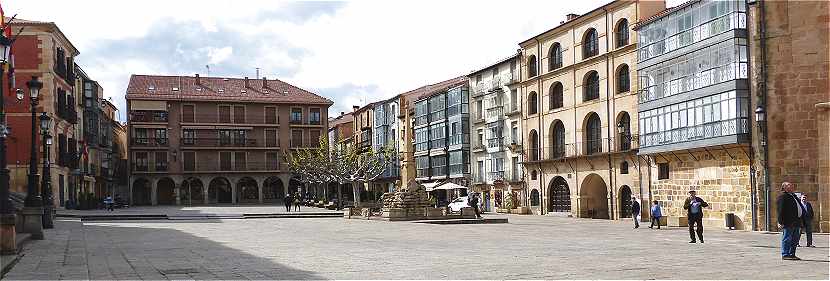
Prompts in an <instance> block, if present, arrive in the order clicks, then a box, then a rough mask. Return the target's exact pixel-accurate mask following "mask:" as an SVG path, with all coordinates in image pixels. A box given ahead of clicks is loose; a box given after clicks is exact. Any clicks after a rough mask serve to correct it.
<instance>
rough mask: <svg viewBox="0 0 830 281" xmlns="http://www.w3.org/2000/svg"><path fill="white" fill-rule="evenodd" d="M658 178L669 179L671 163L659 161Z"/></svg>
mask: <svg viewBox="0 0 830 281" xmlns="http://www.w3.org/2000/svg"><path fill="white" fill-rule="evenodd" d="M657 179H658V180H665V179H669V163H657Z"/></svg>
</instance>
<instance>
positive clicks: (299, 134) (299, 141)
mask: <svg viewBox="0 0 830 281" xmlns="http://www.w3.org/2000/svg"><path fill="white" fill-rule="evenodd" d="M302 146H303V131H302V130H291V147H302Z"/></svg>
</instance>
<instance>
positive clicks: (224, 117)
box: [219, 105, 231, 123]
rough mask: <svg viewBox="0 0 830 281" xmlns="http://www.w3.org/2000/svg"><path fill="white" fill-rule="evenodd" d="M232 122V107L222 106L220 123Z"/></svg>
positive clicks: (220, 107)
mask: <svg viewBox="0 0 830 281" xmlns="http://www.w3.org/2000/svg"><path fill="white" fill-rule="evenodd" d="M230 122H231V106H230V105H220V106H219V123H230Z"/></svg>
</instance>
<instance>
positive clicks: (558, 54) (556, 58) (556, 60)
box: [548, 42, 562, 71]
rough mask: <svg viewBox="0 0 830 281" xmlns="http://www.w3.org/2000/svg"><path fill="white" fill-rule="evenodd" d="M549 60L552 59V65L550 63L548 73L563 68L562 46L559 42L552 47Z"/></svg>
mask: <svg viewBox="0 0 830 281" xmlns="http://www.w3.org/2000/svg"><path fill="white" fill-rule="evenodd" d="M548 58H550V63H548V71H551V70H554V69H557V68H560V67H562V46H560V45H559V42H556V43H553V45H552V46H550V53H549V54H548Z"/></svg>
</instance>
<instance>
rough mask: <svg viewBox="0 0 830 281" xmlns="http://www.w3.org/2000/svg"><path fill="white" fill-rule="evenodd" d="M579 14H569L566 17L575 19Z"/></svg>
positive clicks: (568, 19) (569, 19)
mask: <svg viewBox="0 0 830 281" xmlns="http://www.w3.org/2000/svg"><path fill="white" fill-rule="evenodd" d="M578 16H579V15H577V14H567V15H566V16H565V17H566V18H567V21H571V20H572V19H575V18H576V17H578Z"/></svg>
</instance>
